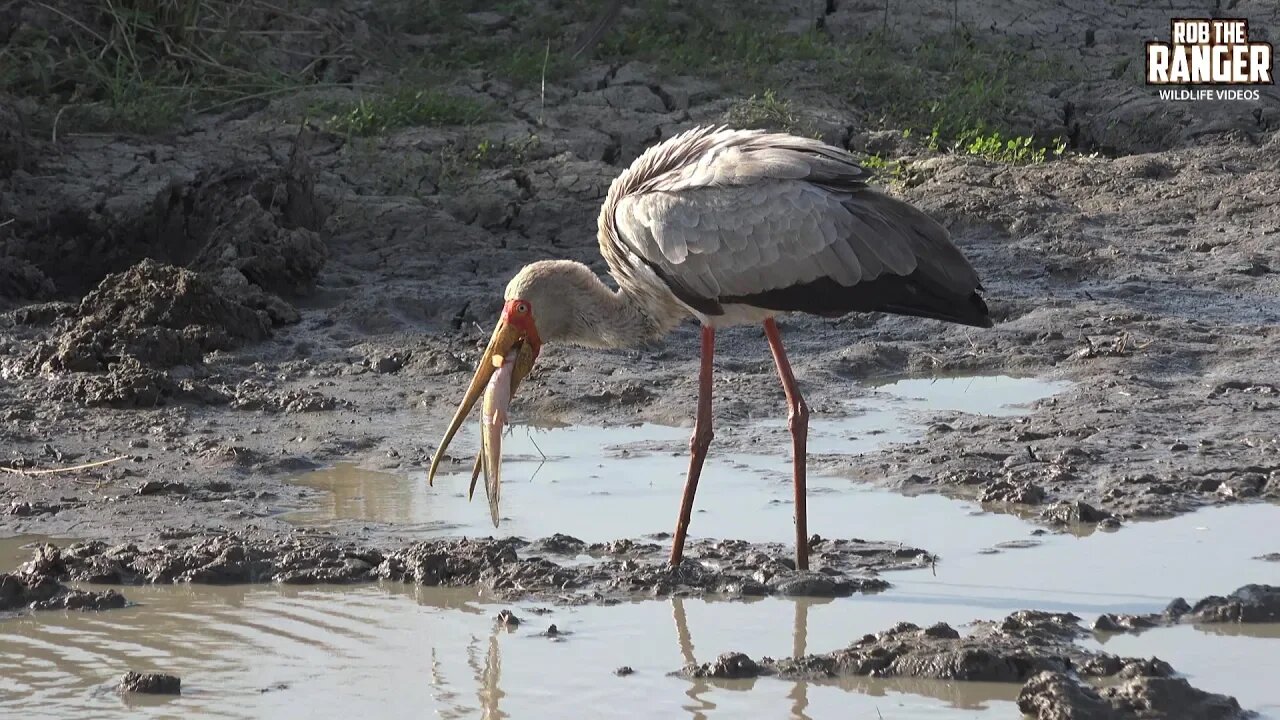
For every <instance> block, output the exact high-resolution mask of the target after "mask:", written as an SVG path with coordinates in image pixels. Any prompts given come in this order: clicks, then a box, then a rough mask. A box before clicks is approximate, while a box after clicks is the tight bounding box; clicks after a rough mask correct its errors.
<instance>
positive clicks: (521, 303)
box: [502, 298, 542, 357]
mask: <svg viewBox="0 0 1280 720" xmlns="http://www.w3.org/2000/svg"><path fill="white" fill-rule="evenodd" d="M502 321H503V322H504V323H506V324H507V325H510V326H511V327H514V328H517V329H519V330H520V332H522V333H523V334H524V339H525V341H526V342H528V343H529V344H530V345H531V346H533V356H534V357H538V353H539V352H540V351H541V350H542V338H540V337H538V326H537V325H535V324H534V322H533V305H532V304H530V303H529V301H528V300H520V299H518V298H517V299H515V300H508V301H507V304H506V305H504V306H503V308H502Z"/></svg>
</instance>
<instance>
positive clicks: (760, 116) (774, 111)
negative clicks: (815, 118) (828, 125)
mask: <svg viewBox="0 0 1280 720" xmlns="http://www.w3.org/2000/svg"><path fill="white" fill-rule="evenodd" d="M724 121H725V122H726V123H727V124H729V125H732V126H734V127H739V128H765V129H769V130H785V131H786V132H789V133H794V134H797V135H812V134H813V132H814V128H813V125H812V124H811V123H810V122H809V121H807V120H806V119H805V118H804V117H802V116H801V115H800V113H798V112H796V109H795V106H794V105H792V103H791V101H790V100H787V99H785V98H779V97H778V96H777V94H776V93H774V91H773V90H765V91H764V92H763V93H761V94H759V95H752V96H751V97H749V98H746V99H744V100H738V101H737V102H735V103H733V104H732V105H730V106H729V109H728V110H726V111H725V113H724Z"/></svg>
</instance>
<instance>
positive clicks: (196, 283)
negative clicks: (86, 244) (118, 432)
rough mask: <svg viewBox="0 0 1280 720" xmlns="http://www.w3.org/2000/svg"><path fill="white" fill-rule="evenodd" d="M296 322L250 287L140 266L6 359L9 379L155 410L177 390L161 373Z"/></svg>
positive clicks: (110, 280) (114, 278)
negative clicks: (69, 376)
mask: <svg viewBox="0 0 1280 720" xmlns="http://www.w3.org/2000/svg"><path fill="white" fill-rule="evenodd" d="M296 320H297V314H296V312H294V311H293V309H292V308H290V307H288V306H286V305H284V304H283V303H282V302H281V301H279V299H278V298H274V297H273V296H269V295H267V294H266V293H264V292H262V291H261V290H258V289H256V288H254V287H252V286H249V285H248V284H247V283H244V282H243V281H242V282H241V283H240V284H239V285H236V284H231V283H219V282H214V281H212V280H210V279H209V278H207V277H205V276H203V275H201V274H200V273H196V272H193V271H191V270H186V269H184V268H179V267H174V266H172V265H163V264H160V263H157V262H154V261H152V260H143V261H142V262H140V263H138V264H137V265H135V266H134V267H132V268H130V269H129V270H127V271H125V272H123V273H118V274H113V275H108V276H107V277H106V278H105V279H104V280H103V281H102V283H101V284H100V285H99V286H98V288H97V289H96V290H94V291H93V292H91V293H89V294H88V295H87V296H86V297H85V298H84V299H83V300H82V301H81V302H80V304H79V306H78V307H76V309H75V310H74V312H73V313H72V314H71V317H70V318H68V319H66V320H64V321H62V323H61V324H60V326H59V328H58V330H57V331H56V332H55V333H54V334H53V336H52V337H51V338H49V339H48V340H44V341H41V342H38V343H35V345H34V347H32V348H31V349H30V350H28V351H27V352H26V353H25V354H22V355H19V356H17V357H16V358H11V359H7V360H6V362H5V364H4V367H3V372H4V375H5V376H6V377H23V376H29V375H34V374H58V373H101V372H105V373H106V374H105V375H91V376H82V377H77V378H75V380H74V381H73V382H72V383H71V386H70V387H68V388H63V390H64V391H65V392H67V393H68V394H70V395H71V396H73V397H76V398H77V399H79V400H81V401H82V402H85V403H87V404H96V405H127V406H151V405H155V404H157V403H158V402H159V401H160V399H161V398H162V397H163V396H166V395H169V394H171V393H172V392H173V391H174V385H173V383H172V382H171V380H170V379H169V377H168V376H167V375H166V374H164V373H162V372H159V371H160V370H162V369H164V368H168V367H171V366H174V365H199V364H200V363H201V362H202V361H203V358H204V356H205V354H206V353H208V352H211V351H215V350H228V349H232V348H235V347H238V346H240V345H242V344H244V343H246V342H252V341H257V340H262V339H264V338H266V337H268V336H269V335H270V334H271V329H272V327H273V326H275V325H277V324H280V323H284V322H292V321H296Z"/></svg>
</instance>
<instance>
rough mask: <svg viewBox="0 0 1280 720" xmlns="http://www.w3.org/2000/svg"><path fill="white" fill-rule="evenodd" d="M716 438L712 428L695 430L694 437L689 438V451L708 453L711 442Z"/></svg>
mask: <svg viewBox="0 0 1280 720" xmlns="http://www.w3.org/2000/svg"><path fill="white" fill-rule="evenodd" d="M715 436H716V434H715V431H714V430H712V429H711V428H709V427H708V428H695V429H694V431H693V435H692V436H691V437H690V438H689V450H690V451H692V452H706V450H707V448H709V447H711V440H712V438H714V437H715Z"/></svg>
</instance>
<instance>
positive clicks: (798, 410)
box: [787, 400, 809, 430]
mask: <svg viewBox="0 0 1280 720" xmlns="http://www.w3.org/2000/svg"><path fill="white" fill-rule="evenodd" d="M787 421H788V423H787V424H788V425H790V426H791V429H792V430H794V429H796V428H807V427H809V405H808V404H807V403H806V402H805V401H804V400H799V401H797V402H796V403H795V404H794V405H792V406H791V410H790V412H788V413H787Z"/></svg>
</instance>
